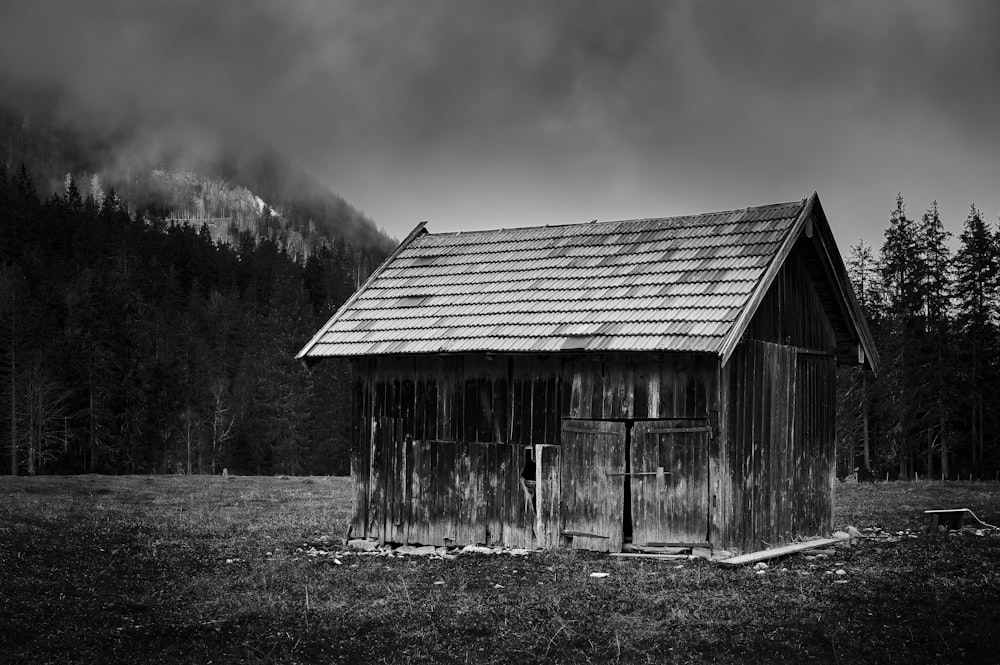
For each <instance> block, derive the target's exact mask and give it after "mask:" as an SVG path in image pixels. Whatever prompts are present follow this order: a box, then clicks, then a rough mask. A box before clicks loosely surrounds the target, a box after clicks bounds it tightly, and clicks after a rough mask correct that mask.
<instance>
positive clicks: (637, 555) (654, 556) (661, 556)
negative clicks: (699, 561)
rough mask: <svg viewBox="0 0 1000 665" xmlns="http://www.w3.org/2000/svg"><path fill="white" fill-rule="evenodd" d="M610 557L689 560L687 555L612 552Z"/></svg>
mask: <svg viewBox="0 0 1000 665" xmlns="http://www.w3.org/2000/svg"><path fill="white" fill-rule="evenodd" d="M611 556H613V557H618V558H622V559H663V560H675V559H689V558H690V556H689V555H687V554H643V553H641V552H612V553H611Z"/></svg>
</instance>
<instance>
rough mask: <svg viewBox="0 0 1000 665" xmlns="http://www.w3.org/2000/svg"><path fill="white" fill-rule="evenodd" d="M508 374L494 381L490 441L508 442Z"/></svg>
mask: <svg viewBox="0 0 1000 665" xmlns="http://www.w3.org/2000/svg"><path fill="white" fill-rule="evenodd" d="M507 394H508V392H507V375H506V374H502V375H500V376H497V377H496V379H494V381H493V421H492V422H493V428H492V432H491V436H490V439H489V440H490V441H492V442H494V443H506V442H507V428H506V423H507Z"/></svg>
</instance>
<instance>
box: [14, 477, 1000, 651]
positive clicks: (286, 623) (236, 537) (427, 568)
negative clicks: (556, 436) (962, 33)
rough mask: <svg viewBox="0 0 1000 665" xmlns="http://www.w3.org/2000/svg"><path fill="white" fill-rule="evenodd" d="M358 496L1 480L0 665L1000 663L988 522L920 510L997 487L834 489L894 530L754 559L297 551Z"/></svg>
mask: <svg viewBox="0 0 1000 665" xmlns="http://www.w3.org/2000/svg"><path fill="white" fill-rule="evenodd" d="M349 497H350V494H349V483H348V481H347V480H346V479H343V478H288V479H280V478H236V477H230V478H220V477H183V476H150V477H145V476H133V477H103V476H81V477H64V478H60V477H47V478H31V479H29V478H2V479H0V663H135V662H162V663H207V662H212V663H313V662H315V663H329V662H349V663H354V662H357V663H362V662H370V663H378V662H399V663H404V662H426V663H432V662H433V663H530V662H539V661H542V662H565V663H587V662H595V663H607V662H612V663H613V662H634V663H646V662H651V663H687V662H713V663H744V662H781V663H786V664H791V663H808V662H816V663H889V662H893V663H896V662H898V663H940V662H956V663H957V662H963V663H978V662H982V663H997V662H1000V640H998V639H997V634H998V630H1000V629H998V628H997V626H1000V534H996V533H995V532H994V533H990V532H989V531H987V532H986V533H985V534H984V535H982V536H978V535H976V534H975V533H973V532H971V531H966V532H963V533H961V534H954V535H952V536H945V535H928V534H925V533H924V532H923V527H924V524H923V520H922V515H921V513H922V511H923V510H925V509H928V508H947V507H959V506H961V507H969V508H971V509H973V510H974V511H975V512H976V514H977V515H979V517H980V518H982V519H984V520H985V521H987V522H990V523H992V524H1000V484H997V483H944V484H942V483H896V484H878V485H847V484H844V485H839V486H838V488H837V514H836V520H835V521H836V525H837V527H838V528H843V527H845V526H847V525H849V524H850V525H853V526H855V527H858V528H861V529H863V528H864V527H881V528H883V529H886V530H888V531H890V532H892V533H895V532H897V531H903V532H904V534H903V535H904V537H903V538H902V539H900V540H897V541H894V542H889V541H885V540H875V539H872V540H867V541H862V542H861V543H860V544H857V545H855V546H854V547H851V548H839V549H838V550H837V553H836V554H835V555H834V556H832V557H829V558H818V559H817V558H806V557H805V556H802V555H793V556H790V557H787V558H785V559H781V560H776V561H772V562H771V566H770V568H768V569H767V570H766V571H764V572H763V573H760V572H758V571H755V570H754V569H753V568H751V567H747V568H739V569H732V570H730V569H721V568H719V567H717V566H715V565H713V564H710V563H707V562H704V561H681V562H678V561H649V560H628V561H618V560H612V559H609V558H608V557H606V556H602V555H597V554H589V553H579V552H578V553H574V552H569V551H558V552H547V553H539V554H533V555H531V556H528V557H513V556H509V555H498V556H483V555H478V556H477V555H463V556H460V557H458V558H456V559H454V560H441V559H427V558H419V559H417V558H386V557H372V556H343V557H339V561H340V562H341V563H340V565H338V564H337V563H336V562H335V561H334V560H333V558H332V557H309V556H306V555H304V554H303V552H302V551H301V550H303V549H308V546H311V545H317V544H321V543H322V542H323V541H324V536H326V537H329V536H334V537H337V538H341V537H343V535H344V534H345V532H346V526H347V519H348V513H349V509H350V498H349ZM908 530H909V531H910V532H911V533H913V534H914V535H916V536H917V537H910V536H909V534H908V533H907V531H908ZM327 547H333V546H332V545H327ZM836 571H843V573H842V574H837V573H836ZM592 572H607V573H610V575H609V576H608V577H605V578H603V579H597V578H592V577H590V573H592Z"/></svg>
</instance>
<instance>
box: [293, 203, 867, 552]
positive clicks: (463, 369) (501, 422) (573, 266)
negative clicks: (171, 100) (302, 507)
mask: <svg viewBox="0 0 1000 665" xmlns="http://www.w3.org/2000/svg"><path fill="white" fill-rule="evenodd" d="M298 357H299V358H300V359H301V360H302V361H303V362H304V363H306V364H307V365H309V364H311V363H313V362H315V361H318V360H320V359H323V358H329V357H340V358H349V359H350V360H351V365H352V368H353V376H354V381H353V391H354V400H353V403H354V407H353V410H354V413H353V423H354V431H353V441H354V447H353V451H352V460H351V473H352V476H353V479H354V487H355V492H356V494H355V502H354V518H353V524H352V532H353V534H354V535H355V536H356V537H365V536H367V537H372V538H377V539H379V540H380V541H383V542H392V543H407V544H433V545H463V544H476V543H478V544H486V545H503V546H509V547H529V548H530V547H541V548H550V547H559V546H569V547H575V548H583V549H589V550H600V551H611V552H617V551H621V549H622V547H623V545H624V544H626V543H632V544H634V545H646V546H653V547H655V546H663V545H668V544H675V543H685V544H690V543H697V544H702V543H710V544H711V546H712V547H715V548H720V549H727V550H732V551H737V552H739V551H753V550H758V549H762V548H764V547H767V546H774V545H778V544H783V543H787V542H789V541H791V540H792V539H794V538H796V537H797V536H809V535H815V534H829V533H830V531H831V530H832V526H833V525H832V519H833V479H834V467H835V462H834V456H835V453H834V436H835V432H834V412H835V366H836V363H838V362H840V363H863V364H865V365H867V366H868V367H870V368H871V369H873V370H875V369H877V367H876V366H877V355H876V352H875V348H874V346H873V343H872V338H871V334H870V332H869V330H868V327H867V324H866V322H865V320H864V317H863V315H862V312H861V309H860V308H859V306H858V303H857V301H856V300H855V297H854V294H853V291H852V289H851V286H850V282H849V280H848V278H847V273H846V270H845V268H844V264H843V261H842V259H841V256H840V254H839V252H838V251H837V247H836V246H835V244H834V239H833V236H832V234H831V231H830V227H829V224H828V222H827V219H826V216H825V214H824V212H823V208H822V206H821V205H820V202H819V199H818V198H817V196H816V195H815V194H813V195H812V196H810V197H809V198H808V199H805V200H802V201H796V202H792V203H780V204H775V205H766V206H759V207H751V208H744V209H740V210H733V211H728V212H718V213H710V214H703V215H694V216H687V217H671V218H664V219H640V220H631V221H619V222H594V223H589V224H572V225H565V226H546V227H537V228H513V229H501V230H497V231H477V232H469V233H442V234H432V233H428V232H427V231H426V230H425V228H424V226H423V224H421V225H419V226H418V227H417V228H416V229H414V231H413V232H412V233H410V235H409V236H407V238H406V239H405V240H404V241H403V242H402V244H400V246H399V247H398V248H397V249H396V250H395V252H393V254H392V255H391V256H390V257H389V259H388V260H386V262H385V263H384V264H383V265H382V266H381V267H380V268H379V269H378V270H376V271H375V273H374V274H373V275H372V276H371V278H370V279H369V280H368V281H367V282H366V283H365V284H364V286H362V287H361V289H359V290H358V292H357V293H355V294H354V296H352V297H351V298H350V299H349V300H348V301H347V302H346V303H345V304H344V306H343V307H341V308H340V310H339V311H338V312H337V313H336V314H335V315H334V316H333V318H331V319H330V321H329V322H328V323H327V324H326V325H324V326H323V328H322V329H321V330H320V331H319V332H318V333H317V334H316V335H315V336H314V337H313V339H312V340H311V341H310V342H309V343H308V344H306V346H305V347H304V348H303V349H302V351H301V352H300V353H299V356H298Z"/></svg>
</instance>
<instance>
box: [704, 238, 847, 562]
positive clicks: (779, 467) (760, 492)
mask: <svg viewBox="0 0 1000 665" xmlns="http://www.w3.org/2000/svg"><path fill="white" fill-rule="evenodd" d="M807 243H808V239H805V238H803V239H801V240H800V244H799V245H798V246H797V247H796V249H795V250H794V251H793V252H792V254H791V255H790V256H789V258H788V260H787V262H786V263H785V265H784V266H783V267H782V269H781V271H780V272H779V274H778V275H777V277H776V279H775V281H774V283H773V285H772V287H771V289H770V290H769V291H768V293H767V294H766V295H765V297H764V299H763V301H762V302H761V306H760V307H759V309H758V311H757V313H756V315H755V316H754V318H753V320H752V321H751V323H750V325H749V326H748V329H747V332H746V335H745V336H744V339H743V341H741V342H740V344H739V345H737V348H736V351H735V352H734V353H733V355H732V356H731V358H730V359H729V361H728V362H727V364H726V365H725V367H724V368H723V370H722V377H721V399H722V408H721V411H722V414H721V419H720V430H721V436H720V447H719V460H718V464H719V468H720V473H719V474H718V475H717V476H716V478H715V485H714V487H715V491H716V493H717V494H718V496H719V502H720V504H722V506H723V509H721V510H718V511H716V512H715V513H714V514H715V516H716V519H715V521H713V525H712V529H713V541H714V542H716V543H719V544H720V545H722V546H723V547H727V548H732V549H736V550H743V551H749V550H759V549H763V548H765V547H768V546H776V545H779V544H784V543H788V542H790V541H791V540H792V539H794V538H795V537H797V536H808V535H815V534H828V533H829V532H830V531H831V530H832V522H833V477H834V471H835V434H836V433H835V425H834V414H835V411H836V403H835V399H836V398H835V382H836V378H835V371H836V370H835V363H836V360H835V357H834V350H835V348H836V335H835V331H834V328H833V325H832V324H831V320H830V317H829V315H828V312H827V311H826V310H825V308H824V304H823V303H824V299H823V298H822V297H821V296H820V292H819V290H818V289H817V286H816V282H815V281H814V275H815V272H814V271H813V270H811V269H810V267H809V260H810V257H809V254H808V249H809V246H808V244H807Z"/></svg>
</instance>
